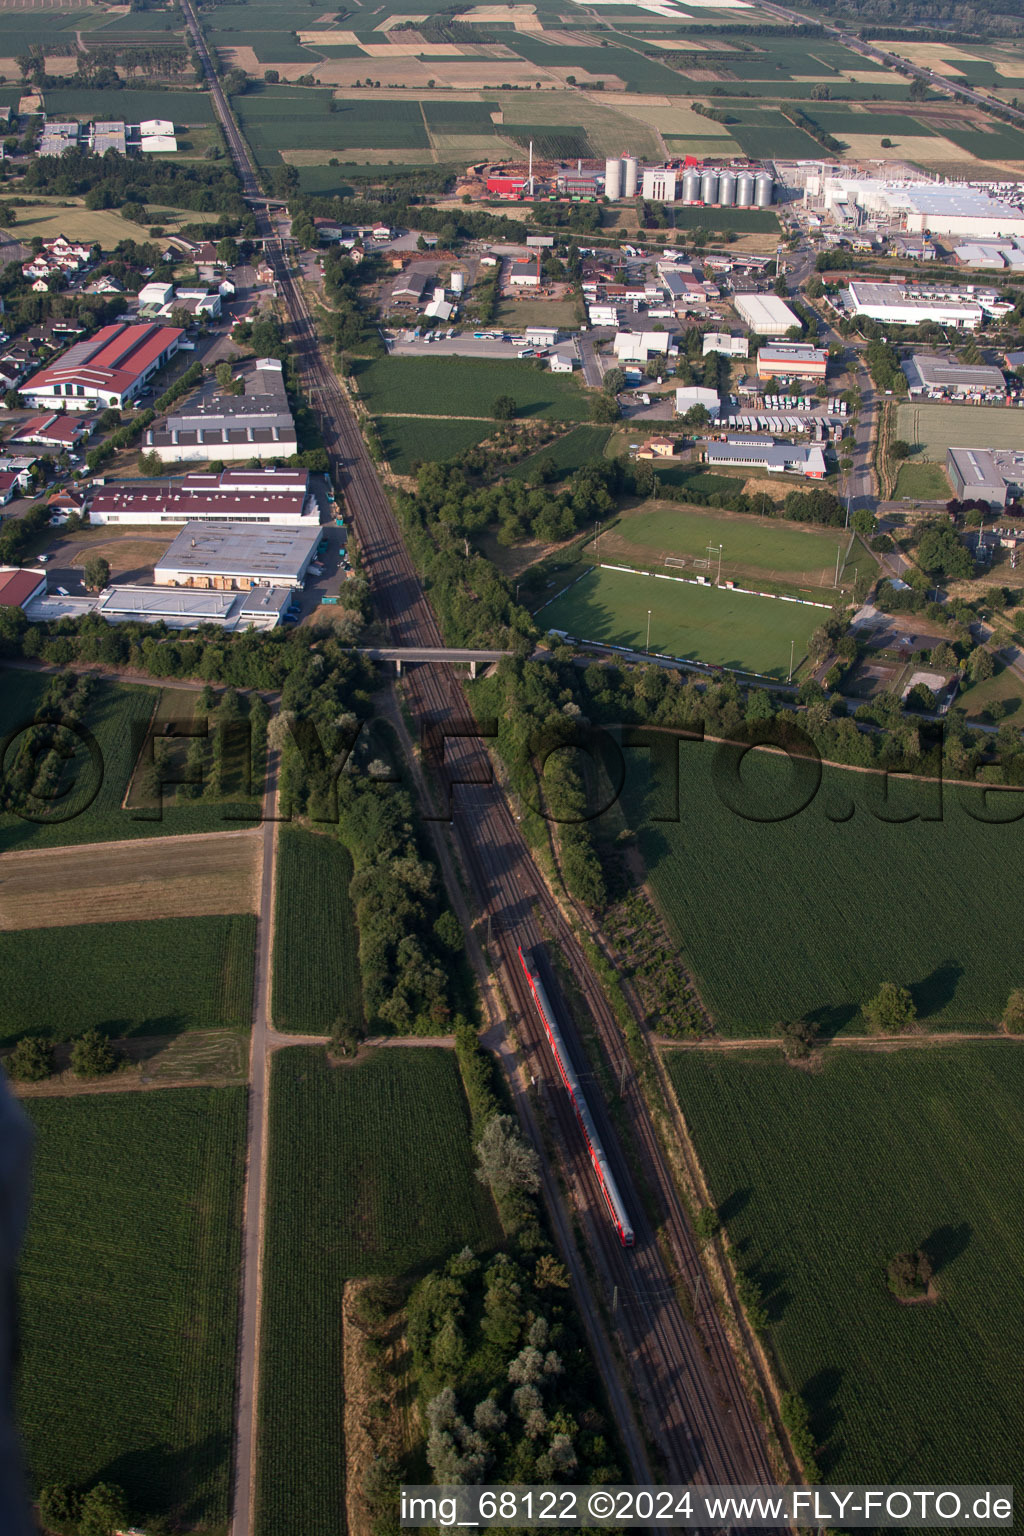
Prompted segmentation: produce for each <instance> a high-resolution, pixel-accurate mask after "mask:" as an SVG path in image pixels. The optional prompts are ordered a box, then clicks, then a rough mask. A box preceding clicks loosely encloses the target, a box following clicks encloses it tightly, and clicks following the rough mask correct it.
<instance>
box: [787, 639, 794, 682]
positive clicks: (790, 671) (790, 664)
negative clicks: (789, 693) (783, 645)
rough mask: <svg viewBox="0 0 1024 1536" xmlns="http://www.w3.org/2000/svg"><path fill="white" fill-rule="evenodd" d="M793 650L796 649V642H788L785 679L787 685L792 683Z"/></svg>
mask: <svg viewBox="0 0 1024 1536" xmlns="http://www.w3.org/2000/svg"><path fill="white" fill-rule="evenodd" d="M795 649H796V641H795V640H791V641H790V642H789V676H788V677H787V679H786V681H787V683H791V682H792V681H793V653H794V651H795Z"/></svg>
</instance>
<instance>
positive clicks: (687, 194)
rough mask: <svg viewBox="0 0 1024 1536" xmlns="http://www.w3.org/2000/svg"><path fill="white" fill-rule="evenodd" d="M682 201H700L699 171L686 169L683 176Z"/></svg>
mask: <svg viewBox="0 0 1024 1536" xmlns="http://www.w3.org/2000/svg"><path fill="white" fill-rule="evenodd" d="M683 202H684V203H699V202H700V172H699V171H692V170H691V171H687V172H686V174H685V175H684V176H683Z"/></svg>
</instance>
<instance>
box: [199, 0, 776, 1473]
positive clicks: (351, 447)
mask: <svg viewBox="0 0 1024 1536" xmlns="http://www.w3.org/2000/svg"><path fill="white" fill-rule="evenodd" d="M181 5H182V9H183V11H184V14H185V17H186V21H187V24H188V26H189V30H190V32H191V34H192V37H193V40H194V42H195V44H196V48H197V51H198V53H199V56H200V58H201V59H202V61H203V64H204V67H205V68H206V70H207V77H208V79H209V82H210V87H211V91H212V94H213V98H214V104H215V106H216V108H217V112H218V115H219V117H220V119H221V123H222V126H223V128H224V131H225V135H226V137H227V141H228V144H229V146H230V148H231V153H232V156H233V157H234V159H235V162H236V165H237V168H238V171H239V174H240V176H241V179H242V183H243V187H244V189H245V193H246V196H247V197H249V198H251V199H253V200H254V201H257V202H258V200H259V199H260V197H261V195H262V194H261V193H260V189H259V184H258V179H257V176H256V171H255V167H254V166H253V164H252V161H251V158H250V156H249V151H248V147H247V145H246V144H245V142H244V140H243V139H242V137H241V135H240V134H239V132H238V129H237V127H236V126H235V123H234V119H233V118H232V116H231V113H230V110H229V108H228V104H227V102H226V100H225V98H224V94H223V91H222V90H221V87H220V82H219V80H218V79H217V77H216V74H215V72H214V70H213V66H212V61H211V60H210V57H209V53H208V51H207V48H206V44H205V40H204V39H203V37H202V33H201V30H200V28H199V26H198V23H197V21H196V19H195V15H194V12H193V11H192V6H191V0H181ZM256 212H257V218H258V220H259V222H260V233H261V236H262V237H263V238H264V240H265V246H266V255H267V259H268V262H269V263H270V264H271V266H272V267H273V269H274V271H275V275H276V277H277V281H278V283H279V285H280V291H281V294H282V297H283V300H284V303H285V306H286V308H287V312H288V316H289V321H290V332H289V340H290V343H291V345H292V347H293V349H294V354H295V359H296V363H297V366H298V368H299V371H300V373H301V374H302V376H303V381H304V387H305V389H306V392H307V395H308V397H309V399H310V400H311V402H312V403H313V405H314V408H316V409H317V410H318V411H319V413H320V420H321V428H322V431H323V435H324V442H325V445H326V447H327V449H328V452H329V454H330V455H331V457H332V460H333V461H334V464H335V466H336V467H337V473H336V478H337V480H338V482H339V484H340V485H341V487H342V489H343V491H344V495H345V500H346V503H347V507H348V513H349V516H350V519H351V521H352V523H353V525H354V527H355V531H356V534H357V536H358V540H359V546H360V550H361V553H362V558H363V562H364V565H365V568H366V571H367V574H368V576H369V580H370V584H371V590H372V594H373V598H374V602H375V605H376V607H377V611H378V613H379V614H380V616H381V617H382V619H383V620H384V621H385V622H386V624H387V627H388V631H389V634H390V638H391V641H392V643H393V644H395V645H410V646H411V645H426V646H440V645H442V644H443V640H442V636H441V633H440V630H439V628H438V624H437V621H436V619H435V617H434V614H433V612H432V611H431V608H430V605H429V603H428V602H427V599H426V596H425V594H424V591H423V587H422V584H421V582H420V580H419V577H418V576H417V573H416V571H415V570H414V568H413V566H412V563H411V561H410V558H409V556H408V553H407V551H406V549H405V546H404V543H403V541H402V537H401V533H400V530H399V527H398V524H397V521H396V519H395V515H394V512H393V511H392V508H391V505H390V503H389V501H388V498H387V496H386V494H385V492H384V489H383V487H382V485H381V483H380V481H379V479H378V477H377V474H376V471H375V470H374V467H373V464H372V462H371V460H370V458H369V455H368V453H367V451H366V447H365V444H364V442H363V438H362V434H361V432H360V430H359V426H358V423H357V421H356V419H355V417H354V415H353V413H352V411H351V409H350V407H349V404H348V401H347V399H346V398H345V395H344V392H343V390H342V388H341V386H340V384H339V381H338V379H337V377H336V376H335V374H334V372H333V370H332V369H331V368H330V367H329V365H328V364H327V362H326V360H325V358H324V356H323V354H322V352H321V350H320V346H319V342H318V339H317V336H316V332H315V328H314V326H313V322H312V319H311V317H310V314H309V311H308V308H307V306H306V303H305V298H304V295H303V293H302V291H301V290H300V288H299V287H298V285H297V284H296V282H295V281H294V279H293V277H292V274H291V271H290V268H289V263H288V260H287V255H286V251H285V248H284V245H283V243H282V241H281V238H280V236H279V234H278V232H277V230H276V229H275V227H274V225H273V223H272V221H271V219H270V217H269V215H268V214H267V212H266V211H265V210H260V209H259V207H257V209H256ZM406 685H407V696H408V700H409V705H410V708H411V710H412V713H413V715H414V716H415V718H416V719H417V721H418V723H419V724H420V726H421V728H422V727H423V726H424V725H426V724H428V723H438V722H445V721H448V722H458V721H462V722H465V721H467V720H468V719H469V717H470V711H469V708H468V704H467V701H466V698H465V694H464V692H463V688H462V684H461V682H460V680H459V678H458V676H457V675H456V673H455V671H454V669H453V668H451V667H449V666H424V667H412V668H409V669H407V671H406ZM446 763H447V764H448V767H449V774H448V777H449V778H451V779H457V780H458V781H460V782H462V783H464V784H468V785H469V786H470V787H466V788H463V789H461V790H460V791H459V793H458V799H457V812H456V815H455V817H454V820H453V833H454V836H455V839H456V841H457V843H458V846H459V849H460V853H461V855H462V859H463V863H464V866H465V868H466V871H467V874H468V875H469V878H470V880H471V882H472V885H473V887H474V894H475V896H476V899H477V902H478V910H479V911H480V912H481V913H482V914H483V915H485V916H487V917H489V918H491V919H492V924H493V927H492V934H493V943H494V948H495V950H496V953H497V955H498V958H499V961H500V965H501V969H502V971H503V973H504V974H503V980H504V986H505V991H506V995H507V997H508V998H509V999H510V1001H511V1003H512V1005H513V1007H514V1009H515V1011H516V1014H517V1017H516V1020H515V1023H516V1029H517V1035H518V1038H519V1041H520V1043H521V1046H522V1047H523V1049H524V1050H525V1052H526V1055H527V1058H528V1064H529V1067H530V1070H531V1072H532V1074H533V1076H534V1079H535V1081H536V1082H538V1083H539V1084H540V1085H541V1091H542V1096H543V1099H544V1101H545V1103H546V1106H547V1110H548V1114H549V1119H550V1123H551V1125H552V1127H553V1129H554V1131H555V1133H556V1136H557V1142H558V1147H559V1154H560V1157H561V1160H562V1164H563V1168H564V1171H565V1175H566V1178H567V1180H568V1183H569V1185H570V1188H571V1191H572V1194H573V1197H574V1202H575V1204H576V1206H577V1208H578V1210H579V1212H580V1216H581V1220H582V1222H583V1225H584V1227H585V1229H586V1232H587V1236H588V1239H589V1244H590V1249H591V1253H592V1256H593V1259H594V1262H595V1265H596V1267H597V1269H598V1271H599V1274H600V1279H601V1281H602V1283H603V1289H604V1295H605V1299H606V1302H607V1304H608V1310H609V1314H610V1324H611V1326H612V1328H613V1329H614V1330H615V1331H616V1332H617V1334H618V1337H619V1341H620V1344H621V1346H622V1353H623V1356H624V1358H625V1360H626V1362H627V1364H628V1368H629V1369H630V1371H631V1373H632V1376H633V1380H634V1384H635V1387H636V1392H637V1396H638V1398H639V1400H640V1402H641V1403H642V1405H643V1407H644V1411H645V1417H646V1420H647V1423H648V1426H649V1429H650V1432H651V1436H652V1439H653V1441H654V1442H655V1443H656V1445H657V1446H658V1449H659V1452H660V1455H661V1459H662V1464H663V1471H664V1475H665V1477H666V1478H667V1479H668V1480H669V1481H671V1482H690V1481H695V1482H698V1483H708V1484H716V1483H717V1484H725V1483H770V1482H772V1480H773V1479H772V1474H771V1469H770V1466H769V1462H768V1457H767V1453H766V1450H765V1446H764V1441H763V1438H762V1434H761V1429H760V1425H759V1423H758V1421H757V1418H756V1416H755V1414H754V1411H753V1408H752V1406H751V1404H750V1402H749V1400H748V1398H747V1396H746V1394H745V1392H744V1390H743V1386H742V1383H741V1380H740V1376H739V1371H738V1368H737V1365H736V1361H735V1359H734V1357H733V1354H732V1350H731V1349H730V1346H729V1342H728V1339H727V1337H726V1334H725V1330H724V1327H723V1325H722V1322H721V1319H720V1318H719V1316H718V1313H717V1311H716V1309H715V1307H714V1305H713V1303H712V1301H711V1298H710V1296H709V1287H708V1285H707V1283H706V1280H705V1277H704V1275H703V1270H702V1267H701V1263H700V1258H699V1254H698V1252H697V1249H696V1246H695V1243H694V1240H693V1237H692V1234H691V1233H690V1230H689V1227H688V1225H687V1222H686V1219H685V1215H684V1213H683V1211H682V1208H681V1206H680V1203H679V1200H678V1197H677V1194H676V1191H675V1187H674V1185H673V1182H672V1178H671V1175H670V1173H669V1170H668V1168H667V1166H666V1164H665V1161H664V1158H663V1156H662V1152H661V1148H660V1146H659V1143H658V1138H657V1135H656V1133H655V1128H654V1124H653V1121H652V1119H651V1116H650V1113H649V1111H648V1108H647V1105H646V1103H645V1101H644V1099H643V1096H642V1093H641V1091H640V1088H639V1085H638V1084H637V1082H636V1081H635V1079H633V1077H632V1075H630V1076H629V1077H628V1081H627V1083H626V1086H625V1089H624V1094H623V1099H622V1109H623V1112H624V1113H625V1114H627V1115H628V1116H629V1119H630V1124H631V1130H632V1137H633V1142H634V1147H635V1155H636V1156H637V1158H638V1162H639V1165H640V1168H641V1172H642V1179H643V1184H644V1185H645V1186H646V1190H647V1192H648V1195H649V1198H650V1199H651V1200H652V1202H653V1204H654V1206H655V1207H656V1211H657V1215H656V1220H654V1221H652V1220H651V1217H650V1216H649V1214H648V1211H647V1208H646V1205H645V1201H644V1199H643V1197H642V1194H641V1187H640V1184H639V1182H638V1180H637V1178H636V1177H635V1176H634V1172H633V1169H632V1168H631V1167H630V1165H629V1163H628V1162H627V1160H626V1157H625V1155H624V1153H623V1149H622V1145H621V1138H620V1136H619V1133H618V1130H617V1128H616V1126H615V1124H614V1121H613V1118H612V1116H611V1115H610V1113H609V1110H608V1106H607V1104H606V1103H605V1101H604V1097H603V1094H602V1093H601V1091H600V1089H599V1088H598V1086H597V1085H596V1083H594V1082H593V1080H591V1086H589V1087H588V1100H589V1103H590V1107H591V1111H592V1114H593V1116H594V1119H595V1122H596V1125H597V1129H598V1133H599V1135H600V1136H601V1139H602V1141H603V1144H604V1147H605V1151H606V1153H607V1156H608V1158H609V1162H610V1165H611V1167H612V1171H613V1173H614V1175H615V1178H616V1181H617V1182H618V1184H619V1188H620V1189H621V1191H622V1194H623V1198H624V1200H625V1201H626V1203H627V1206H628V1209H629V1212H630V1214H631V1217H632V1220H633V1225H634V1228H635V1231H636V1244H635V1247H633V1248H631V1249H628V1250H626V1249H623V1248H622V1246H621V1245H620V1243H619V1240H618V1237H617V1235H616V1233H615V1231H614V1229H613V1228H612V1226H611V1224H610V1222H609V1221H608V1219H607V1213H606V1208H605V1204H604V1199H603V1196H602V1194H601V1191H600V1186H599V1184H598V1182H597V1179H596V1176H595V1174H594V1171H593V1168H592V1165H591V1163H590V1159H589V1157H588V1155H587V1152H586V1146H585V1144H584V1141H583V1138H582V1135H581V1133H580V1130H579V1126H578V1124H577V1121H576V1116H575V1112H574V1110H573V1108H572V1105H571V1102H570V1100H569V1097H568V1095H567V1094H566V1093H565V1092H564V1090H563V1089H562V1087H561V1084H560V1081H559V1080H558V1078H557V1074H556V1072H555V1069H554V1064H553V1061H552V1058H551V1056H550V1052H549V1048H548V1044H547V1040H546V1037H545V1034H544V1030H543V1026H542V1025H541V1022H540V1019H539V1016H538V1015H537V1014H536V1011H535V1009H534V1005H533V1001H532V998H531V995H530V992H529V987H528V984H527V982H526V978H525V976H524V974H523V972H522V968H521V966H520V964H519V959H518V953H517V945H518V944H522V945H523V947H524V948H527V947H529V948H532V949H538V950H540V951H541V952H542V953H543V952H544V949H545V947H546V946H550V949H551V952H552V953H557V954H558V955H559V956H560V958H561V962H562V963H563V964H564V965H565V966H566V967H567V968H568V970H569V972H570V973H571V975H572V977H573V980H574V982H575V984H576V986H577V987H578V989H579V992H580V996H581V998H582V1000H583V1003H584V1005H585V1006H586V1008H587V1009H588V1011H589V1014H590V1017H591V1020H592V1022H593V1025H594V1029H595V1031H596V1033H597V1036H598V1039H599V1041H600V1045H601V1049H602V1050H603V1052H604V1054H605V1056H606V1058H607V1060H608V1062H610V1063H613V1064H614V1066H615V1069H616V1070H617V1068H618V1064H619V1062H620V1060H621V1058H622V1054H623V1046H622V1040H621V1035H620V1032H619V1029H618V1025H617V1023H616V1020H615V1017H614V1014H613V1013H612V1010H611V1008H610V1006H609V1004H608V1001H607V999H606V998H605V996H604V994H603V992H602V990H601V988H600V986H599V984H598V982H597V980H596V978H595V976H594V974H593V972H592V971H591V969H590V967H589V965H588V963H587V960H586V956H585V955H584V953H583V950H582V949H581V947H580V945H579V943H578V941H577V939H576V936H575V934H574V932H573V931H572V929H571V927H570V925H569V923H568V922H567V920H566V918H565V917H564V915H563V913H562V910H561V908H560V907H559V905H558V903H557V902H556V901H555V899H554V898H553V896H552V895H551V893H550V891H549V890H548V888H547V886H546V885H545V883H544V882H543V880H542V878H541V876H540V873H539V871H538V869H537V866H536V864H535V863H534V861H533V859H532V858H531V856H530V854H529V851H528V849H527V847H526V844H525V842H524V841H523V839H522V837H521V835H520V832H519V829H518V827H517V825H516V821H515V818H514V816H513V813H512V811H511V810H510V808H509V806H508V804H507V802H506V801H505V799H504V797H503V795H502V794H501V792H500V790H499V789H498V787H497V786H496V785H495V784H494V783H492V782H491V779H492V765H491V760H490V757H489V756H488V754H487V752H486V750H485V748H484V747H483V745H482V744H481V743H480V742H477V741H473V740H461V741H449V750H448V754H447V758H446ZM551 990H552V997H553V1002H554V1005H555V1007H556V1008H557V1009H558V1011H559V1014H560V1023H561V1025H562V1028H563V1032H564V1034H565V1037H566V1039H567V1041H568V1044H569V1049H570V1051H571V1052H572V1054H573V1056H574V1058H575V1061H576V1065H577V1068H578V1069H582V1068H585V1067H586V1062H587V1057H586V1054H585V1052H584V1051H583V1050H582V1048H581V1043H580V1039H579V1034H578V1031H577V1029H576V1026H575V1023H574V1022H573V1018H572V1015H571V1013H570V1011H569V1009H568V1007H567V1005H566V1003H565V999H564V997H562V996H561V995H560V990H559V989H558V988H557V987H552V989H551ZM582 1075H583V1076H584V1077H586V1076H587V1072H586V1071H583V1072H582ZM677 1287H678V1288H680V1289H684V1290H686V1291H687V1292H688V1293H689V1297H688V1299H687V1302H686V1304H685V1307H684V1303H683V1301H682V1300H681V1296H680V1289H677ZM694 1297H696V1298H697V1301H696V1304H695V1303H694V1300H693V1298H694ZM688 1311H689V1312H691V1313H693V1314H695V1316H694V1320H693V1322H691V1321H690V1320H689V1318H688V1316H687V1312H688Z"/></svg>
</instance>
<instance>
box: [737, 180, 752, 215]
mask: <svg viewBox="0 0 1024 1536" xmlns="http://www.w3.org/2000/svg"><path fill="white" fill-rule="evenodd" d="M754 187H755V182H754V178H753V176H752V175H751V174H750V172H749V171H741V172H740V174H739V175H738V176H737V178H736V206H737V208H752V207H753V206H754Z"/></svg>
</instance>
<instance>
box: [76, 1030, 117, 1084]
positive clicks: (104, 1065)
mask: <svg viewBox="0 0 1024 1536" xmlns="http://www.w3.org/2000/svg"><path fill="white" fill-rule="evenodd" d="M71 1070H72V1072H74V1074H75V1076H76V1077H106V1076H107V1074H108V1073H110V1072H114V1071H116V1070H117V1053H116V1052H115V1051H114V1048H113V1046H112V1045H111V1044H110V1041H109V1040H108V1039H107V1037H106V1036H105V1035H101V1034H100V1032H99V1030H98V1029H87V1030H86V1031H85V1033H84V1034H83V1035H79V1037H78V1039H77V1040H76V1041H75V1043H74V1045H73V1046H72V1047H71Z"/></svg>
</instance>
